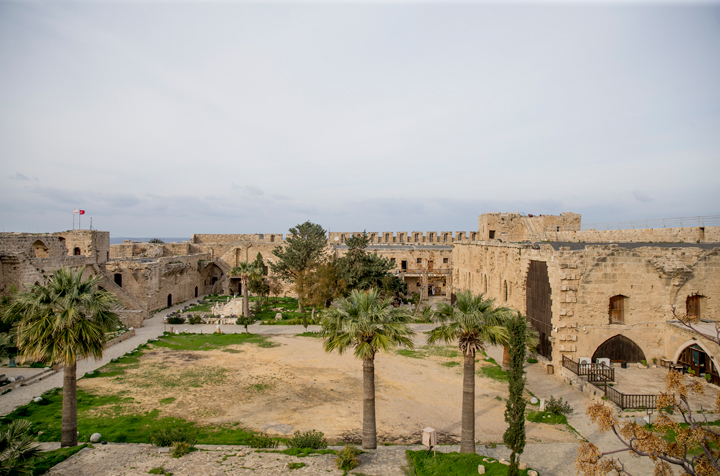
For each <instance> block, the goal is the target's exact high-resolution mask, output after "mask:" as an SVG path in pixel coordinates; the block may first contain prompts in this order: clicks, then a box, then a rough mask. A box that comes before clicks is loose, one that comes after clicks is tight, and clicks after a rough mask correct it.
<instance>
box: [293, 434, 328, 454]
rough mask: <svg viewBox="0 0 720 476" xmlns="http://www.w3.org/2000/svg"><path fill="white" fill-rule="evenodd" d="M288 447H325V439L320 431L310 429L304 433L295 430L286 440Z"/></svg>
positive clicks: (317, 448)
mask: <svg viewBox="0 0 720 476" xmlns="http://www.w3.org/2000/svg"><path fill="white" fill-rule="evenodd" d="M287 446H288V448H312V449H314V450H319V449H323V448H327V440H326V439H325V434H324V433H323V432H322V431H316V430H310V431H306V432H304V433H301V432H300V431H295V433H293V437H292V438H290V439H289V440H288V442H287Z"/></svg>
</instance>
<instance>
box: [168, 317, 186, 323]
mask: <svg viewBox="0 0 720 476" xmlns="http://www.w3.org/2000/svg"><path fill="white" fill-rule="evenodd" d="M167 322H168V324H184V323H185V318H184V317H180V316H177V317H175V316H173V317H168V320H167Z"/></svg>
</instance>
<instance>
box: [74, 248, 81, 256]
mask: <svg viewBox="0 0 720 476" xmlns="http://www.w3.org/2000/svg"><path fill="white" fill-rule="evenodd" d="M73 255H75V256H80V247H79V246H76V247H75V248H73Z"/></svg>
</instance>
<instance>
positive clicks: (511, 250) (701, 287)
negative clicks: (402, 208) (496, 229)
mask: <svg viewBox="0 0 720 476" xmlns="http://www.w3.org/2000/svg"><path fill="white" fill-rule="evenodd" d="M719 253H720V248H715V249H713V250H704V249H700V248H658V247H653V246H648V247H641V248H635V249H627V248H623V247H621V246H618V245H593V246H587V247H585V249H582V250H575V251H571V250H569V249H563V248H561V249H560V250H557V251H556V250H553V249H552V247H550V246H549V245H541V246H540V249H533V248H531V247H530V246H527V245H520V244H505V243H491V242H486V243H476V244H461V245H456V246H455V247H454V248H453V286H454V287H455V289H456V290H466V289H469V290H471V291H472V292H473V293H476V294H477V293H485V294H486V295H487V296H488V297H490V298H493V299H495V300H496V304H498V305H506V306H509V307H511V308H513V309H516V310H519V311H521V312H523V313H526V312H527V309H526V292H527V289H526V286H527V272H528V268H529V262H530V261H532V260H537V261H544V262H545V263H547V267H548V275H549V280H550V287H551V298H552V323H553V327H554V329H553V332H552V334H551V341H552V344H553V360H554V361H555V362H556V363H558V364H559V362H560V361H561V359H562V356H563V355H567V356H568V357H570V358H573V359H574V360H577V359H578V357H591V356H592V355H593V353H594V352H595V350H596V349H597V347H598V346H600V344H602V343H603V342H605V341H606V340H607V339H609V338H611V337H613V336H615V335H624V336H626V337H628V338H630V339H632V340H633V341H634V342H635V343H636V344H638V345H639V346H640V348H641V349H642V350H643V352H644V353H645V355H646V357H647V359H648V360H650V359H652V358H653V357H656V358H672V355H671V354H673V353H674V352H675V351H676V350H677V347H678V346H679V345H681V344H682V343H681V342H679V339H677V338H674V337H672V336H673V335H675V334H676V331H674V330H671V331H668V324H667V321H669V320H671V319H672V318H673V306H674V307H675V309H676V310H677V311H676V312H681V313H684V312H685V303H686V299H687V297H688V296H690V295H695V294H699V295H701V296H703V298H702V301H701V309H702V316H703V318H706V319H710V320H720V309H719V306H718V301H719V300H720V257H719ZM486 282H487V285H486V284H485V283H486ZM505 283H507V290H508V291H507V298H506V293H505ZM616 295H623V296H626V297H627V300H626V301H625V302H626V313H625V323H624V324H611V323H610V318H609V302H610V298H611V297H612V296H616Z"/></svg>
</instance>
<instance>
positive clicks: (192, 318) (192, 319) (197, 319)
mask: <svg viewBox="0 0 720 476" xmlns="http://www.w3.org/2000/svg"><path fill="white" fill-rule="evenodd" d="M201 322H202V317H200V316H194V315H192V314H190V315H189V316H188V323H190V324H193V325H195V324H200V323H201Z"/></svg>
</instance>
